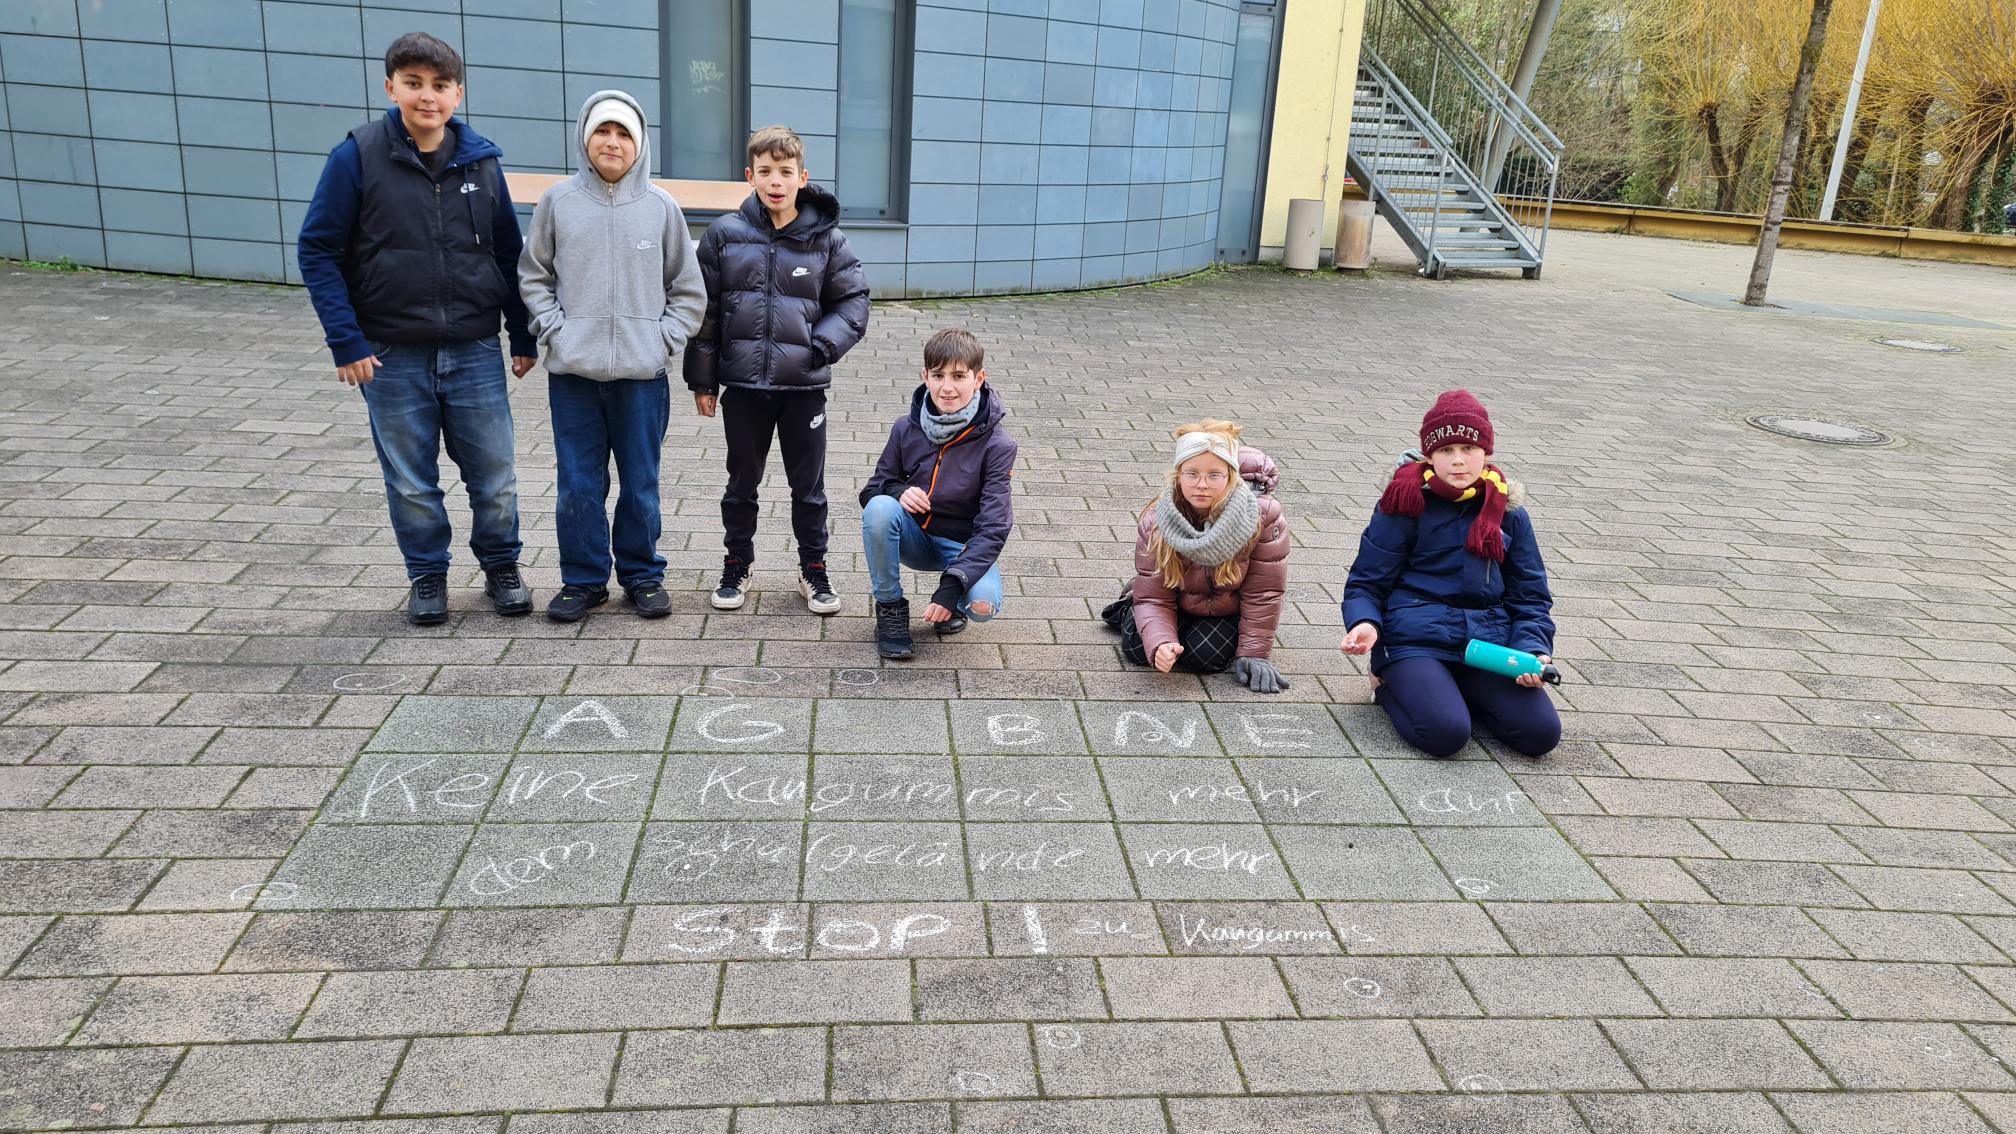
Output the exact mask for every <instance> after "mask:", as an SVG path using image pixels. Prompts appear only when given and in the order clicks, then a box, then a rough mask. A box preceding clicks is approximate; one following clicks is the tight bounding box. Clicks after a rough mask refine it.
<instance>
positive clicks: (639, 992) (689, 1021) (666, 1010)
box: [456, 964, 719, 1032]
mask: <svg viewBox="0 0 2016 1134" xmlns="http://www.w3.org/2000/svg"><path fill="white" fill-rule="evenodd" d="M718 976H719V973H718V971H717V970H716V969H715V967H714V966H713V965H705V964H681V965H613V966H612V965H604V966H586V967H582V968H541V969H534V970H532V973H531V976H530V978H529V979H528V980H527V981H526V984H525V995H524V997H523V998H522V999H521V1000H520V1001H519V1003H518V1009H517V1011H516V1012H515V1013H514V1014H513V1015H512V1018H511V1030H512V1031H514V1032H540V1031H590V1030H598V1029H599V1030H611V1029H617V1028H623V1029H631V1028H673V1027H705V1026H706V1025H707V1023H708V1021H710V1020H711V1019H712V1018H713V1015H714V988H715V982H716V980H717V979H718ZM456 1030H458V1031H467V1030H472V1029H456Z"/></svg>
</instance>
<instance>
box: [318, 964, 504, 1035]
mask: <svg viewBox="0 0 2016 1134" xmlns="http://www.w3.org/2000/svg"><path fill="white" fill-rule="evenodd" d="M523 983H524V973H522V972H520V971H519V970H517V969H469V970H465V971H456V970H440V969H436V970H421V971H410V970H409V971H404V972H370V973H331V974H330V975H329V979H328V982H327V983H326V984H325V985H324V986H323V988H322V991H321V993H319V994H318V995H317V996H316V997H315V1006H314V1007H313V1008H312V1009H310V1010H309V1012H308V1015H307V1017H306V1018H305V1019H303V1020H302V1021H301V1026H300V1028H299V1029H298V1030H297V1031H296V1032H295V1034H296V1035H297V1036H300V1037H303V1038H309V1039H321V1038H330V1037H343V1038H356V1037H366V1036H409V1035H430V1034H431V1035H441V1034H449V1033H465V1034H466V1033H480V1032H501V1031H503V1030H504V1022H505V1020H507V1019H508V1018H510V1015H511V1005H512V1002H513V1001H514V1000H515V999H516V997H517V995H518V988H519V986H520V985H521V984H523Z"/></svg>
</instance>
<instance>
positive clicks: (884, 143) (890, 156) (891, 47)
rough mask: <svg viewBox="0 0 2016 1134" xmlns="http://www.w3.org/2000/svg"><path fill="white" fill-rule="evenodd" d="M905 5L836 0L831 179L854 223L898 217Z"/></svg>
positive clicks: (905, 86) (904, 1) (888, 0)
mask: <svg viewBox="0 0 2016 1134" xmlns="http://www.w3.org/2000/svg"><path fill="white" fill-rule="evenodd" d="M913 9H914V5H913V4H912V3H910V2H909V0H840V74H839V84H840V91H839V130H840V136H839V138H838V139H837V140H836V147H835V148H836V150H837V158H836V168H835V169H834V171H833V172H834V181H835V183H836V186H837V188H838V190H839V193H840V200H841V203H842V211H843V212H844V213H845V215H847V216H853V217H879V218H884V219H889V218H894V217H897V216H900V215H901V213H902V204H901V202H902V196H903V162H904V157H905V153H904V151H905V139H906V137H907V133H908V132H907V130H905V129H904V125H905V121H906V118H905V115H904V113H903V111H904V109H905V107H906V105H907V103H908V99H907V98H906V97H905V96H906V95H907V94H908V92H909V82H908V78H909V70H910V68H909V63H910V19H911V12H912V11H913Z"/></svg>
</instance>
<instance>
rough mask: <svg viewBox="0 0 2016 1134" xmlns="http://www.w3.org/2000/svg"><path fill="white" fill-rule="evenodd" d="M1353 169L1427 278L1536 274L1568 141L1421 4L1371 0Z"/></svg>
mask: <svg viewBox="0 0 2016 1134" xmlns="http://www.w3.org/2000/svg"><path fill="white" fill-rule="evenodd" d="M1388 60H1394V61H1396V62H1394V63H1390V64H1389V62H1388ZM1346 165H1347V167H1348V169H1349V171H1350V173H1351V176H1352V177H1353V178H1354V179H1356V181H1357V182H1358V184H1359V185H1360V186H1362V187H1363V188H1364V189H1365V191H1366V194H1367V195H1368V196H1369V197H1370V198H1371V200H1372V202H1373V205H1374V207H1375V208H1376V209H1377V211H1378V213H1379V215H1380V216H1382V217H1384V218H1385V219H1386V223H1388V224H1389V225H1391V226H1392V227H1393V230H1394V231H1395V232H1396V233H1398V234H1399V236H1400V239H1401V240H1403V241H1405V242H1406V244H1407V246H1408V247H1409V248H1410V249H1412V250H1413V252H1414V257H1415V259H1416V260H1417V261H1418V262H1419V263H1420V265H1421V267H1420V271H1421V274H1422V275H1425V276H1428V277H1431V278H1433V279H1438V280H1439V279H1446V278H1447V277H1448V274H1449V272H1450V270H1451V269H1457V268H1461V269H1477V268H1517V269H1519V270H1520V273H1521V274H1522V275H1524V276H1525V277H1526V278H1527V279H1536V278H1538V277H1539V275H1540V267H1541V264H1542V263H1543V262H1544V260H1545V259H1546V252H1547V230H1548V227H1549V225H1550V224H1551V222H1552V219H1553V206H1554V190H1555V185H1556V183H1557V181H1558V179H1559V176H1560V168H1561V141H1560V139H1559V138H1556V137H1555V136H1554V132H1553V131H1551V130H1549V129H1548V128H1547V125H1546V123H1544V122H1542V121H1540V118H1539V116H1538V115H1536V114H1534V113H1533V111H1532V108H1530V107H1528V106H1527V105H1526V103H1525V102H1524V100H1522V99H1520V98H1519V96H1517V95H1515V94H1513V93H1512V90H1511V88H1510V87H1508V86H1506V85H1505V83H1504V81H1503V80H1501V79H1499V78H1498V75H1497V73H1496V72H1495V71H1493V70H1492V69H1491V68H1489V67H1487V66H1486V65H1485V64H1484V61H1483V60H1482V59H1481V58H1479V57H1478V55H1477V53H1476V52H1475V51H1473V50H1471V48H1470V46H1469V45H1468V44H1466V43H1464V42H1463V39H1462V37H1460V36H1459V35H1457V34H1456V32H1455V30H1454V29H1453V28H1451V27H1450V26H1449V24H1448V23H1447V22H1446V21H1445V20H1443V19H1442V16H1441V14H1440V13H1438V12H1436V11H1435V10H1434V9H1433V8H1431V7H1429V6H1428V5H1427V4H1426V3H1424V2H1423V0H1374V3H1373V5H1372V10H1371V12H1370V13H1369V15H1368V17H1367V20H1366V25H1365V40H1364V44H1363V46H1362V48H1361V49H1360V53H1359V67H1358V84H1357V93H1356V97H1355V98H1354V99H1353V102H1352V108H1351V138H1350V147H1349V150H1348V151H1347V157H1346Z"/></svg>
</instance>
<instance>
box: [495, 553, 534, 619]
mask: <svg viewBox="0 0 2016 1134" xmlns="http://www.w3.org/2000/svg"><path fill="white" fill-rule="evenodd" d="M483 593H484V594H486V595H489V596H490V604H491V605H492V606H495V607H496V608H497V613H499V614H502V615H504V616H506V617H508V618H516V617H517V616H519V615H521V614H530V613H532V588H531V587H528V586H526V585H525V576H524V575H522V574H520V573H519V571H518V565H517V564H516V563H507V564H505V565H504V566H502V567H498V568H494V569H492V570H489V571H485V572H483Z"/></svg>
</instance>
